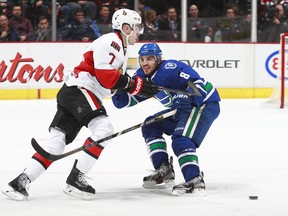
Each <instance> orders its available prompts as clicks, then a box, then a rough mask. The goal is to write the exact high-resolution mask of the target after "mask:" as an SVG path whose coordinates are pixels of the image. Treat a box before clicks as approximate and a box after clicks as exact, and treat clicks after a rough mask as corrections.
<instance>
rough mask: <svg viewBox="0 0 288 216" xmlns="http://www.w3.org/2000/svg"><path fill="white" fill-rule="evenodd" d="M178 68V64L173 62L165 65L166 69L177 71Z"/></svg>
mask: <svg viewBox="0 0 288 216" xmlns="http://www.w3.org/2000/svg"><path fill="white" fill-rule="evenodd" d="M176 67H177V64H175V63H173V62H168V63H166V64H165V65H164V68H165V69H175V68H176Z"/></svg>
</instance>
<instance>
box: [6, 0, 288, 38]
mask: <svg viewBox="0 0 288 216" xmlns="http://www.w3.org/2000/svg"><path fill="white" fill-rule="evenodd" d="M51 2H52V1H51V0H0V42H9V41H12V42H21V41H23V42H27V41H52V28H51V26H52V3H51ZM287 2H288V0H286V1H284V0H281V1H280V0H257V9H258V11H257V12H258V22H257V33H258V37H257V38H258V42H279V39H280V37H279V34H280V33H283V32H288V21H287V14H288V7H287ZM187 3H188V9H187V14H188V17H187V41H188V42H207V43H208V42H249V41H250V40H251V0H241V1H240V0H187ZM119 8H130V9H134V0H79V1H78V0H70V1H69V0H57V1H56V23H57V25H56V26H57V31H56V32H57V34H56V40H57V41H92V40H94V39H96V38H98V37H100V36H101V35H102V34H106V33H109V32H111V31H112V26H111V25H112V24H111V18H112V14H113V13H114V11H116V10H118V9H119ZM138 12H140V14H141V16H142V18H143V24H144V34H143V35H141V37H140V40H142V41H181V1H179V0H157V1H155V0H138Z"/></svg>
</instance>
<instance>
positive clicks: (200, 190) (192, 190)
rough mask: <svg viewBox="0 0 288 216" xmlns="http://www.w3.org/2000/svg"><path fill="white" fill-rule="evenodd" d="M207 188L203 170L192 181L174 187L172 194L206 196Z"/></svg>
mask: <svg viewBox="0 0 288 216" xmlns="http://www.w3.org/2000/svg"><path fill="white" fill-rule="evenodd" d="M205 188H206V187H205V182H204V176H203V172H201V173H200V175H199V176H197V177H195V178H193V179H191V180H190V181H188V182H184V183H182V184H178V185H175V186H174V187H173V189H172V194H173V195H181V194H193V195H196V196H205V195H206V191H205Z"/></svg>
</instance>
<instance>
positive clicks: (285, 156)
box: [0, 99, 288, 216]
mask: <svg viewBox="0 0 288 216" xmlns="http://www.w3.org/2000/svg"><path fill="white" fill-rule="evenodd" d="M264 101H265V100H264V99H242V100H236V99H225V100H222V102H221V109H222V110H221V114H220V116H219V118H218V119H217V120H216V121H215V122H214V125H212V127H211V130H210V131H209V133H208V135H207V136H206V138H205V140H204V142H203V143H202V145H201V147H200V148H199V149H198V156H199V159H200V167H201V169H202V170H203V171H204V174H205V181H206V186H207V196H205V197H192V196H190V195H185V196H179V197H175V196H173V195H171V191H170V189H163V190H147V189H144V188H142V178H143V176H145V175H147V174H150V171H149V170H151V169H152V166H151V163H150V160H149V158H148V154H147V151H146V147H145V144H144V141H143V139H142V136H141V131H140V129H137V130H135V131H132V132H130V133H128V134H124V135H122V136H120V137H117V138H114V139H112V140H111V141H110V144H109V145H108V146H107V147H106V149H105V150H104V152H103V154H102V155H101V157H100V159H99V161H98V162H97V163H96V165H95V166H94V168H93V170H92V171H91V173H90V174H89V176H90V177H91V178H92V179H90V180H88V181H89V182H90V184H92V185H93V186H94V187H95V189H96V191H97V198H96V199H95V200H93V201H84V200H79V199H76V198H73V197H70V196H67V195H66V194H64V193H63V188H64V187H65V186H66V185H65V181H66V178H67V175H68V174H69V172H70V170H71V167H72V165H73V162H74V159H75V156H76V155H72V156H69V157H67V158H65V159H62V160H59V161H57V162H55V163H54V164H52V166H51V167H50V168H49V169H48V170H47V171H46V172H45V173H44V174H43V175H42V176H41V177H40V178H39V179H37V180H36V181H35V182H33V183H32V184H31V185H30V189H29V193H30V196H29V200H28V201H22V202H19V201H13V200H11V199H9V198H8V197H6V196H4V195H3V194H2V193H1V194H0V215H1V216H8V215H9V216H14V215H17V216H18V215H25V216H26V215H27V216H36V215H37V216H39V215H41V216H58V215H67V216H74V215H75V216H76V215H77V216H79V215H85V216H89V215H93V216H117V215H121V216H122V215H123V216H124V215H125V216H130V215H131V216H132V215H138V216H149V215H151V216H153V215H158V216H176V215H177V216H182V215H183V216H184V215H185V216H186V215H193V216H201V215H205V216H206V215H207V216H208V215H209V216H211V215H215V216H216V215H217V216H218V215H219V216H271V215H277V216H287V214H288V213H287V212H288V198H287V197H288V136H287V133H288V109H287V108H286V109H279V108H275V107H265V106H263V102H264ZM104 103H105V105H106V108H107V110H108V114H109V116H110V119H111V122H112V123H113V124H114V127H115V132H117V131H120V130H123V129H125V128H127V127H130V126H133V125H134V124H138V123H141V122H142V121H143V120H144V119H145V117H146V116H148V115H150V114H153V113H154V112H156V111H159V110H162V107H161V105H160V104H158V102H157V101H155V100H149V101H146V102H144V103H142V104H140V105H138V106H135V107H133V108H126V109H122V110H117V109H116V108H114V107H113V105H112V103H111V100H105V101H104ZM55 111H56V103H55V100H11V101H0V113H1V114H0V115H1V117H0V120H1V121H0V131H1V132H0V148H1V150H0V152H1V153H0V154H1V156H0V175H1V177H0V188H1V189H2V188H5V187H6V185H7V183H8V182H9V181H11V180H12V179H13V178H15V177H16V176H17V175H18V174H19V173H20V172H22V170H23V169H24V168H25V165H26V164H27V163H28V161H29V160H30V158H31V156H32V154H33V153H34V150H33V148H32V146H31V144H30V139H31V138H32V137H34V138H36V139H37V140H39V141H41V140H43V139H45V136H46V135H47V133H48V126H49V124H50V122H51V120H52V118H53V116H54V113H55ZM87 136H89V131H88V130H87V129H86V128H85V129H83V130H82V131H81V132H80V134H79V136H78V137H77V139H76V140H75V141H74V142H73V143H72V144H70V145H69V146H67V148H66V151H67V150H71V149H73V148H77V147H79V146H81V145H82V143H83V141H84V139H85V138H86V137H87ZM166 138H167V142H168V143H169V144H170V138H169V137H166ZM168 147H169V148H168V150H169V153H170V154H171V155H173V152H172V149H171V146H170V145H168ZM174 167H175V171H176V183H181V182H182V181H183V177H182V174H181V172H180V169H179V166H178V163H177V160H176V157H175V156H174ZM251 195H254V196H258V200H249V196H251Z"/></svg>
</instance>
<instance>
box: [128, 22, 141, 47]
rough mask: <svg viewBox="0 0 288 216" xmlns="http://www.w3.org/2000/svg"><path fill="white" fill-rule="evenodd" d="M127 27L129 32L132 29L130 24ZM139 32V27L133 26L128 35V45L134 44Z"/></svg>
mask: <svg viewBox="0 0 288 216" xmlns="http://www.w3.org/2000/svg"><path fill="white" fill-rule="evenodd" d="M129 29H130V33H129V34H131V31H132V29H131V27H130V26H129ZM129 34H128V35H129ZM140 34H141V29H140V28H138V27H136V28H134V29H133V33H132V35H130V36H129V38H128V42H129V45H134V44H135V43H136V41H137V40H138V37H139V36H140Z"/></svg>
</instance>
